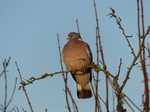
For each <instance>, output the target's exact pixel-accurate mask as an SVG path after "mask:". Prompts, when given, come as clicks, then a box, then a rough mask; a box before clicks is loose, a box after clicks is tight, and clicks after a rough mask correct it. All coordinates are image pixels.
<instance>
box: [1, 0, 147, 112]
mask: <svg viewBox="0 0 150 112" xmlns="http://www.w3.org/2000/svg"><path fill="white" fill-rule="evenodd" d="M96 3H97V4H96V5H97V11H98V17H99V25H100V33H101V39H102V44H103V48H104V55H105V61H106V64H107V67H108V70H109V71H110V72H111V73H112V74H116V73H117V71H118V65H119V60H120V58H122V59H123V64H122V69H121V76H120V83H122V80H123V78H124V77H125V74H126V70H127V67H129V66H130V63H131V60H132V59H133V56H132V55H131V54H130V49H129V47H128V46H127V42H126V41H125V38H124V37H123V35H122V34H121V31H120V29H118V26H117V25H116V23H115V19H113V18H109V16H107V15H108V13H110V12H111V11H110V9H109V8H108V7H112V8H114V9H115V10H116V14H117V15H118V16H119V17H121V18H122V25H123V27H124V28H125V32H126V34H127V35H133V37H132V38H131V39H130V41H131V44H132V45H133V47H134V49H135V52H137V50H138V49H137V48H138V41H137V40H138V39H137V15H136V14H137V8H136V0H134V1H132V0H126V1H122V0H105V1H99V0H96ZM144 9H145V10H144V11H145V28H147V26H148V25H150V21H149V20H150V15H149V10H150V0H147V1H144ZM76 19H78V21H79V26H80V33H81V36H82V38H83V40H84V41H86V42H87V43H88V44H89V45H90V47H91V50H92V52H93V56H94V60H93V61H95V60H96V55H95V54H96V46H95V27H96V23H95V15H94V7H93V1H92V0H88V1H81V0H75V1H70V0H65V1H62V0H55V1H52V0H51V1H50V0H0V40H1V44H0V52H1V56H0V62H1V63H2V62H3V60H4V59H7V58H8V57H9V56H11V61H10V65H9V67H8V70H9V72H8V73H7V75H8V92H9V94H8V98H9V97H10V95H11V92H12V90H13V84H14V80H15V77H18V76H19V75H18V72H17V69H16V66H15V61H17V62H18V65H19V68H20V70H21V74H22V76H23V78H24V79H28V78H30V77H39V76H41V75H42V74H44V73H53V72H56V71H61V68H60V64H59V62H60V61H59V53H58V45H57V33H59V36H60V43H61V48H62V47H63V46H64V45H65V43H66V42H67V41H66V37H67V36H68V33H69V32H72V31H74V32H77V27H76ZM149 37H150V36H149V35H148V37H147V39H146V41H147V42H150V38H149ZM138 62H139V61H138ZM64 67H65V66H64ZM2 70H3V66H2V64H1V65H0V71H2ZM148 72H150V68H149V67H148ZM130 78H131V79H130V80H129V81H128V83H127V85H126V87H125V89H124V90H123V92H124V93H125V94H126V95H127V96H129V97H130V98H131V99H132V100H133V101H134V102H135V103H136V104H137V105H138V106H139V107H141V106H140V105H141V99H142V97H141V95H142V94H143V83H141V81H142V78H143V77H142V74H141V71H140V68H139V67H138V66H135V67H134V69H133V71H132V72H131V76H130ZM19 81H20V80H19ZM68 86H69V87H70V90H71V93H72V95H73V96H74V99H75V101H76V103H77V105H78V108H79V111H81V112H84V111H86V112H92V111H93V110H94V100H93V98H94V97H93V98H91V99H87V100H79V99H78V98H77V97H76V87H75V86H76V85H75V82H74V81H73V79H72V77H71V76H69V81H68ZM18 87H19V82H18V84H17V88H18ZM0 89H1V90H2V91H1V92H0V104H2V103H3V98H4V92H3V91H4V77H3V76H2V77H0ZM63 89H64V83H63V79H62V76H61V74H57V75H55V76H53V77H48V78H46V79H43V80H40V81H36V82H35V83H34V84H32V85H29V86H27V87H26V90H27V93H28V95H29V98H30V100H31V103H32V106H33V109H34V111H35V112H44V109H45V108H47V109H48V111H52V112H58V111H61V112H66V111H67V109H66V108H65V106H66V103H65V95H64V92H63ZM99 94H100V96H101V97H102V98H103V99H104V100H105V76H104V74H103V73H100V83H99ZM109 98H110V103H109V105H110V110H112V89H111V87H110V96H109ZM14 105H15V106H17V107H18V108H19V109H20V111H22V107H24V109H25V110H27V111H30V109H29V106H28V104H27V100H26V98H25V95H24V93H23V91H22V90H18V89H17V90H16V93H15V96H14V99H13V101H12V103H11V105H10V107H9V109H11V108H12V107H14ZM101 106H102V109H103V110H104V111H105V107H104V105H103V104H101ZM125 107H126V108H127V109H128V107H127V105H125ZM141 108H142V107H141Z"/></svg>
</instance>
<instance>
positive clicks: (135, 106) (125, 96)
mask: <svg viewBox="0 0 150 112" xmlns="http://www.w3.org/2000/svg"><path fill="white" fill-rule="evenodd" d="M124 97H126V98H127V99H128V100H129V101H130V102H131V103H132V104H133V105H134V106H135V107H136V108H137V109H138V110H139V111H140V112H142V110H141V109H140V108H139V107H138V106H137V105H135V103H134V102H133V101H132V100H131V99H130V98H129V97H128V96H126V95H125V94H124Z"/></svg>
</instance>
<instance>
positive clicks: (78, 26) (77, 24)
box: [76, 19, 80, 34]
mask: <svg viewBox="0 0 150 112" xmlns="http://www.w3.org/2000/svg"><path fill="white" fill-rule="evenodd" d="M76 24H77V30H78V34H80V29H79V23H78V19H76Z"/></svg>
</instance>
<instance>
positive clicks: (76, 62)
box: [62, 32, 93, 99]
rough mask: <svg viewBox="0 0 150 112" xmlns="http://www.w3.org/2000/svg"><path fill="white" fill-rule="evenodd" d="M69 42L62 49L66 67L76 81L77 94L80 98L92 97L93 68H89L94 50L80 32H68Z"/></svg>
mask: <svg viewBox="0 0 150 112" xmlns="http://www.w3.org/2000/svg"><path fill="white" fill-rule="evenodd" d="M67 40H69V41H68V43H67V44H66V45H65V46H64V48H63V50H62V58H63V61H64V63H65V65H66V69H67V70H68V71H70V73H71V75H72V77H73V79H74V80H75V81H76V86H77V96H78V98H80V99H85V98H90V97H92V91H91V83H90V82H91V80H92V74H91V68H87V66H88V65H90V64H91V62H92V58H93V57H92V52H91V50H90V47H89V45H88V44H87V43H86V42H84V41H82V38H81V36H80V35H79V34H78V33H75V32H71V33H69V34H68V38H67Z"/></svg>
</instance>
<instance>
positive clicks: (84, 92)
mask: <svg viewBox="0 0 150 112" xmlns="http://www.w3.org/2000/svg"><path fill="white" fill-rule="evenodd" d="M77 96H78V98H79V99H85V98H91V97H92V91H91V85H90V81H89V82H88V83H87V85H86V86H85V87H84V88H83V87H82V86H81V85H80V84H79V83H77Z"/></svg>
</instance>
